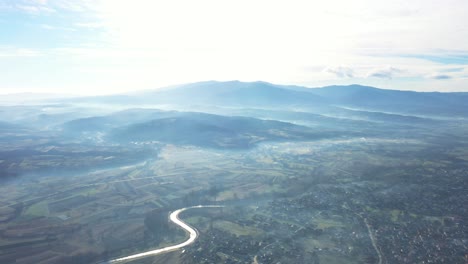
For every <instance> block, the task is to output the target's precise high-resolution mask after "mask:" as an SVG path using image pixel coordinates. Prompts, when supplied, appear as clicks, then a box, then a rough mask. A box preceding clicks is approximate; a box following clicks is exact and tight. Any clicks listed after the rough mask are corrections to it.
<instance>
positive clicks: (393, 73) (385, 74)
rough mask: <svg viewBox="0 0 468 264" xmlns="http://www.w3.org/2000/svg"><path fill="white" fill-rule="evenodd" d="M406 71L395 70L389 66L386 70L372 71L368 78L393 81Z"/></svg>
mask: <svg viewBox="0 0 468 264" xmlns="http://www.w3.org/2000/svg"><path fill="white" fill-rule="evenodd" d="M404 72H405V71H404V70H401V69H398V68H394V67H390V66H387V67H385V68H378V69H374V70H371V71H370V72H368V73H367V77H368V78H369V77H373V78H381V79H393V78H394V77H397V76H398V75H400V74H401V73H404Z"/></svg>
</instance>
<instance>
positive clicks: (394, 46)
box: [0, 0, 468, 95]
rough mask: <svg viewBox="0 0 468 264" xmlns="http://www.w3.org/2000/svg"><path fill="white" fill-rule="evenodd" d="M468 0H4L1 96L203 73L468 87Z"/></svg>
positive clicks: (187, 78)
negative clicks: (467, 18) (467, 20)
mask: <svg viewBox="0 0 468 264" xmlns="http://www.w3.org/2000/svg"><path fill="white" fill-rule="evenodd" d="M466 14H468V1H466V0H443V1H442V0H411V1H407V0H404V1H400V0H385V1H382V0H353V1H348V0H326V1H310V0H288V1H284V0H283V1H277V0H235V1H234V0H229V1H228V0H197V1H194V0H166V1H160V0H132V1H130V0H0V94H7V93H23V92H32V93H60V94H68V93H70V94H82V95H97V94H112V93H124V92H132V91H137V90H143V89H154V88H159V87H164V86H169V85H174V84H182V83H190V82H197V81H207V80H218V81H228V80H240V81H266V82H271V83H276V84H296V85H304V86H308V87H320V86H325V85H332V84H356V83H357V84H363V85H371V86H375V87H380V88H387V89H399V90H415V91H441V92H448V91H466V92H468V27H467V26H466V25H467V23H466Z"/></svg>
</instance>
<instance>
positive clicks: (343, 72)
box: [324, 66, 354, 78]
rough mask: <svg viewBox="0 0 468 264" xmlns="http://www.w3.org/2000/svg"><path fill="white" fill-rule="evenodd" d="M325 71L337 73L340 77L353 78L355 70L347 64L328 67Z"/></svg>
mask: <svg viewBox="0 0 468 264" xmlns="http://www.w3.org/2000/svg"><path fill="white" fill-rule="evenodd" d="M324 72H327V73H331V74H334V75H336V76H337V77H339V78H353V77H354V70H353V69H352V68H350V67H347V66H338V67H327V68H325V69H324Z"/></svg>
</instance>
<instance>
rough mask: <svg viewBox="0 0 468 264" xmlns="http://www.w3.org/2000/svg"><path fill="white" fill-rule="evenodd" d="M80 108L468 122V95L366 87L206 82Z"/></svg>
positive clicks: (106, 98) (91, 99)
mask: <svg viewBox="0 0 468 264" xmlns="http://www.w3.org/2000/svg"><path fill="white" fill-rule="evenodd" d="M73 100H76V101H78V102H95V103H111V104H112V103H115V104H169V105H184V106H197V105H198V106H199V105H206V106H221V107H267V108H280V109H281V108H285V107H287V108H292V107H314V108H318V107H325V106H331V105H335V106H347V107H353V108H357V109H362V110H377V111H386V112H395V113H400V114H419V115H442V116H451V115H455V116H465V117H467V116H468V93H463V92H457V93H440V92H414V91H399V90H386V89H379V88H375V87H370V86H363V85H357V84H354V85H347V86H337V85H335V86H326V87H321V88H307V87H301V86H292V85H276V84H271V83H267V82H240V81H229V82H217V81H207V82H198V83H190V84H184V85H177V86H173V87H168V88H164V89H156V90H149V91H142V92H138V93H132V94H123V95H113V96H99V97H85V98H77V99H73Z"/></svg>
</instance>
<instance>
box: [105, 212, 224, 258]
mask: <svg viewBox="0 0 468 264" xmlns="http://www.w3.org/2000/svg"><path fill="white" fill-rule="evenodd" d="M220 207H223V206H222V205H197V206H191V207H185V208H182V209H179V210H176V211H174V212H172V213H171V215H170V216H169V219H170V220H171V221H172V222H173V223H174V224H176V225H178V226H180V227H181V228H182V229H184V230H185V231H187V232H188V233H189V238H188V239H187V240H185V241H184V242H182V243H180V244H177V245H173V246H168V247H164V248H159V249H154V250H150V251H146V252H141V253H137V254H134V255H130V256H126V257H121V258H117V259H113V260H110V261H108V262H107V263H119V262H125V261H129V260H135V259H140V258H144V257H148V256H154V255H159V254H162V253H166V252H170V251H174V250H177V249H180V248H183V247H185V246H188V245H190V244H192V243H193V242H195V240H196V239H197V237H198V233H197V230H195V229H194V228H192V227H191V226H189V225H187V224H186V223H185V222H184V221H182V220H180V219H179V214H180V213H182V212H183V211H185V210H188V209H193V208H220Z"/></svg>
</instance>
